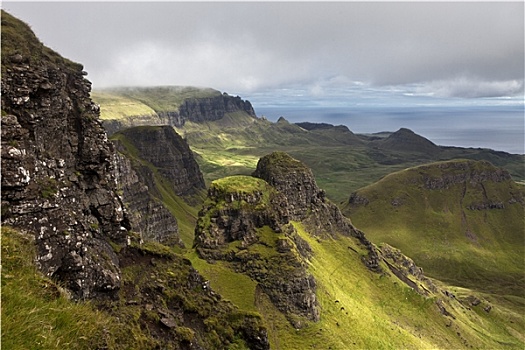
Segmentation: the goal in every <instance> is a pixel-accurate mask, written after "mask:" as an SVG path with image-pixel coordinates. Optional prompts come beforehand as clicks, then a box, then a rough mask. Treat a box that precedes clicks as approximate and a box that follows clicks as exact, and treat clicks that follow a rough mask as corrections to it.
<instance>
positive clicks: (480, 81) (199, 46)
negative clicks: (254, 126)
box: [2, 1, 524, 98]
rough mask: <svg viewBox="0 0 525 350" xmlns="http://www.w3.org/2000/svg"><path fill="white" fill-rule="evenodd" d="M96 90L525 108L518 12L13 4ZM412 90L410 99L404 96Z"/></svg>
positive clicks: (477, 7)
mask: <svg viewBox="0 0 525 350" xmlns="http://www.w3.org/2000/svg"><path fill="white" fill-rule="evenodd" d="M2 7H3V9H5V10H7V11H8V12H10V13H11V14H13V15H15V16H16V17H18V18H20V19H22V20H23V21H25V22H26V23H28V24H29V25H30V26H31V27H32V28H33V30H34V31H35V33H36V34H37V36H38V37H39V38H40V40H41V41H42V42H43V43H44V44H46V45H47V46H50V47H51V48H53V49H55V50H56V51H58V52H59V53H61V54H62V55H63V56H65V57H68V58H70V59H72V60H74V61H77V62H80V63H82V64H84V67H85V70H86V71H87V72H88V73H89V75H88V79H90V80H91V81H92V82H93V85H94V87H95V88H97V87H107V86H113V85H194V86H209V87H213V88H216V89H219V90H221V91H227V92H235V93H240V94H247V93H254V92H257V91H261V90H267V89H278V88H285V87H287V86H297V85H301V86H305V87H309V91H310V92H311V93H312V94H316V93H319V94H321V93H323V91H324V89H326V88H327V87H329V88H331V87H333V86H336V87H337V86H344V85H348V84H352V85H353V86H355V85H356V84H358V85H359V84H363V85H365V86H372V87H385V86H401V87H403V86H410V87H411V89H412V90H413V91H415V92H416V93H420V94H427V95H430V96H432V95H434V96H445V97H462V98H479V97H498V96H514V97H516V96H519V95H521V96H522V97H523V91H524V89H523V86H524V83H523V82H524V4H523V2H513V3H501V2H494V3H488V2H467V3H451V2H445V3H443V2H442V3H392V2H388V3H377V2H361V3H358V2H334V3H326V2H318V3H311V2H291V3H278V2H267V3H255V2H228V3H216V2H211V3H210V2H208V3H199V2H185V3H182V2H158V3H151V2H114V3H109V2H72V3H71V2H69V3H65V2H52V3H46V2H37V3H29V2H11V1H3V3H2ZM414 87H415V88H414Z"/></svg>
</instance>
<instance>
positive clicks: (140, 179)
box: [112, 126, 205, 245]
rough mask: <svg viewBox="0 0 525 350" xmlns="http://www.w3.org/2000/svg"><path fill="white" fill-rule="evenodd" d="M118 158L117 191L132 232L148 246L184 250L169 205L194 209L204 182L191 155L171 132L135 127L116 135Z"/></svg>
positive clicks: (170, 130)
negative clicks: (148, 242)
mask: <svg viewBox="0 0 525 350" xmlns="http://www.w3.org/2000/svg"><path fill="white" fill-rule="evenodd" d="M112 140H113V142H114V144H115V147H116V149H117V151H118V153H119V155H118V159H119V161H118V162H117V164H118V166H119V172H118V174H119V179H118V180H119V188H120V190H121V191H122V198H123V201H124V202H125V204H126V206H127V208H128V209H129V217H130V220H131V222H132V224H133V230H134V231H135V232H138V233H140V235H141V237H142V238H143V239H145V240H149V239H151V240H155V241H157V242H160V243H163V244H168V245H172V244H179V245H180V244H181V237H180V234H179V232H178V231H179V230H178V224H177V220H176V217H175V212H176V209H175V208H173V205H170V204H169V201H170V199H172V200H173V199H174V198H175V197H180V199H181V201H183V200H185V201H186V202H189V203H191V204H193V203H194V202H195V200H197V198H196V197H199V196H200V195H201V193H203V192H204V188H205V185H204V180H203V177H202V173H201V171H200V169H199V166H198V164H197V162H196V161H195V159H194V157H193V153H192V152H191V150H190V149H189V147H188V144H187V143H186V141H184V140H183V139H182V138H181V137H180V136H179V135H178V134H177V133H176V132H175V131H174V130H173V128H172V127H169V126H155V127H151V126H150V127H134V128H130V129H126V130H124V131H122V132H119V133H117V134H115V135H113V137H112Z"/></svg>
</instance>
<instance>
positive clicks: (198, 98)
mask: <svg viewBox="0 0 525 350" xmlns="http://www.w3.org/2000/svg"><path fill="white" fill-rule="evenodd" d="M94 96H95V100H96V101H97V102H98V103H100V105H101V118H102V119H103V121H104V126H105V127H106V129H107V130H108V133H109V134H113V133H115V132H117V131H119V130H123V129H125V128H129V127H133V126H144V125H171V126H175V127H178V128H180V127H183V126H184V124H185V123H186V122H195V123H203V122H211V121H216V120H220V119H222V118H224V116H226V115H228V114H231V113H239V112H241V113H243V114H245V115H248V116H250V117H253V118H255V117H256V115H255V111H254V109H253V107H252V105H251V103H250V102H249V101H245V100H242V99H241V98H240V97H239V96H235V97H234V96H230V95H228V94H227V93H222V94H221V92H220V91H217V90H214V89H209V88H196V87H183V86H161V87H153V88H120V89H106V90H101V91H97V92H96V93H95V95H94Z"/></svg>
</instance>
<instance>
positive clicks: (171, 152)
mask: <svg viewBox="0 0 525 350" xmlns="http://www.w3.org/2000/svg"><path fill="white" fill-rule="evenodd" d="M114 139H116V140H124V142H122V146H124V148H126V151H125V152H126V153H127V154H128V156H129V157H131V158H135V160H136V162H138V163H140V164H137V165H138V166H139V167H140V168H147V169H149V171H152V172H158V174H159V175H161V176H162V177H163V178H164V179H166V180H167V181H168V182H169V183H168V186H170V187H171V188H172V189H173V192H174V193H175V194H176V195H178V196H189V195H193V194H195V193H197V192H198V191H200V190H203V189H205V187H206V186H205V184H204V178H203V176H202V173H201V171H200V169H199V165H198V164H197V162H196V161H195V158H194V157H193V153H192V151H191V150H190V147H189V146H188V144H187V143H186V141H184V140H183V139H182V137H180V135H179V134H177V133H176V132H175V130H173V128H172V127H169V126H144V127H136V128H130V129H126V130H123V131H121V132H120V133H119V134H117V135H115V137H114ZM124 148H122V147H121V150H122V151H124ZM139 172H140V171H139ZM153 179H154V177H153V176H143V180H144V181H145V183H146V185H147V186H148V187H149V189H150V190H152V191H154V189H155V187H156V186H155V183H154V181H153Z"/></svg>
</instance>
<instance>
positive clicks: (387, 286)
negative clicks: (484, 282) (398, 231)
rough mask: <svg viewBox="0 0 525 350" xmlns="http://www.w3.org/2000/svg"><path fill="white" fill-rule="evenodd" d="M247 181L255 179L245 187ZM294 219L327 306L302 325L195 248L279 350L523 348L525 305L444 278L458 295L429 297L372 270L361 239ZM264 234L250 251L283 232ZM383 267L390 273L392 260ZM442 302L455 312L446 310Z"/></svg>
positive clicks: (200, 265)
mask: <svg viewBox="0 0 525 350" xmlns="http://www.w3.org/2000/svg"><path fill="white" fill-rule="evenodd" d="M232 179H236V183H237V182H242V181H244V180H245V179H246V177H233V178H228V179H223V180H220V181H222V182H224V181H227V182H228V184H231V183H232ZM247 186H248V187H249V186H250V183H247V184H245V185H242V184H241V186H238V187H239V188H244V187H247ZM228 188H229V189H230V190H235V188H231V186H229V187H228ZM293 225H294V226H295V227H296V229H297V231H298V233H299V235H300V237H301V238H303V239H304V240H305V241H307V242H308V244H309V245H310V247H311V248H312V253H313V254H312V258H311V259H310V260H309V261H308V265H309V267H308V270H309V272H310V273H312V275H313V276H314V277H315V279H316V281H317V293H316V294H317V299H318V302H319V303H320V306H321V310H322V311H321V319H320V321H319V322H316V323H314V322H310V323H308V325H307V326H306V327H303V328H301V329H295V328H294V327H292V325H291V324H290V323H289V322H288V320H287V318H286V317H285V316H284V315H283V314H282V313H281V312H279V311H278V310H277V309H276V307H275V306H274V305H273V304H272V303H271V301H270V300H269V298H268V296H267V295H266V294H264V293H262V292H261V291H260V290H259V289H258V288H257V283H256V282H255V281H253V280H252V279H250V278H249V277H247V276H246V275H245V274H242V273H239V272H238V271H235V270H234V269H232V268H231V265H229V263H228V262H225V261H217V262H215V263H213V264H210V263H207V262H206V261H204V260H202V259H200V258H199V257H198V255H197V254H196V253H195V252H188V253H187V257H188V258H189V259H190V260H191V261H192V264H193V266H195V267H196V268H197V269H198V270H199V271H200V273H202V274H203V275H204V276H205V277H206V278H207V279H209V280H210V285H211V287H212V288H214V289H215V290H217V291H218V292H220V293H221V295H222V296H223V297H224V298H225V299H227V300H230V301H231V302H232V303H234V304H235V305H237V306H239V307H240V308H241V309H243V310H245V311H251V312H257V313H259V314H260V315H261V316H262V319H263V320H264V322H265V324H266V326H267V327H268V329H269V332H270V333H269V337H270V342H271V346H272V349H310V348H313V349H341V350H343V349H353V348H355V349H401V348H402V349H430V348H432V349H436V348H439V349H459V348H500V347H501V346H503V345H505V347H508V348H510V349H519V348H521V347H523V346H524V345H525V343H524V342H523V341H524V338H523V335H524V326H525V323H524V320H523V317H522V316H521V315H522V313H523V312H524V311H525V309H524V305H523V304H521V305H520V304H519V303H516V302H515V300H514V301H512V302H509V300H507V299H505V298H499V297H497V296H492V295H484V294H480V293H478V292H476V291H473V290H469V289H465V288H455V287H451V286H447V285H445V284H441V283H440V282H438V281H435V282H434V283H435V284H437V285H438V286H439V287H440V288H442V289H446V290H448V291H450V292H451V293H454V294H455V297H454V298H451V297H446V296H445V295H444V294H443V293H442V292H439V291H438V292H435V293H430V294H429V295H428V296H422V295H420V294H418V293H416V292H415V291H413V290H412V289H411V288H410V287H408V286H407V285H406V284H404V283H402V282H401V281H400V280H399V279H397V278H396V277H395V276H394V275H393V274H391V273H386V274H378V273H373V272H371V271H369V270H368V269H367V268H366V266H365V265H364V264H363V263H362V261H361V258H362V255H364V254H366V252H365V251H364V248H363V247H362V246H361V245H359V244H358V242H357V241H356V240H355V239H353V238H351V237H343V236H340V237H338V238H337V239H332V238H330V239H319V238H314V237H313V236H312V235H310V234H309V233H308V232H307V231H306V230H305V228H304V227H303V225H302V224H301V223H298V222H295V223H293ZM264 235H265V238H264V244H265V246H264V247H262V246H260V244H254V245H253V247H252V246H250V247H247V248H245V249H246V251H251V250H252V249H255V250H256V251H265V252H266V251H267V250H268V249H270V248H271V247H272V241H273V240H274V239H277V238H278V237H279V236H280V235H282V233H281V234H279V233H275V232H273V231H271V230H267V231H265V234H264ZM272 237H274V238H273V239H272ZM231 244H234V242H232V243H231ZM381 266H382V267H383V269H384V271H388V267H387V266H386V265H385V264H384V263H382V264H381ZM472 296H475V297H476V298H479V299H480V300H482V302H481V304H480V305H477V306H475V307H473V306H471V305H470V304H467V303H465V302H463V303H461V302H460V300H463V298H466V297H472ZM439 300H441V302H442V303H444V304H443V305H445V307H446V309H447V311H448V312H450V314H452V315H453V317H452V316H445V315H443V314H442V313H441V312H440V309H439V307H438V306H437V302H438V301H439ZM489 301H490V305H491V306H492V310H491V311H490V312H486V311H484V310H483V308H484V307H486V306H487V305H489Z"/></svg>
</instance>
